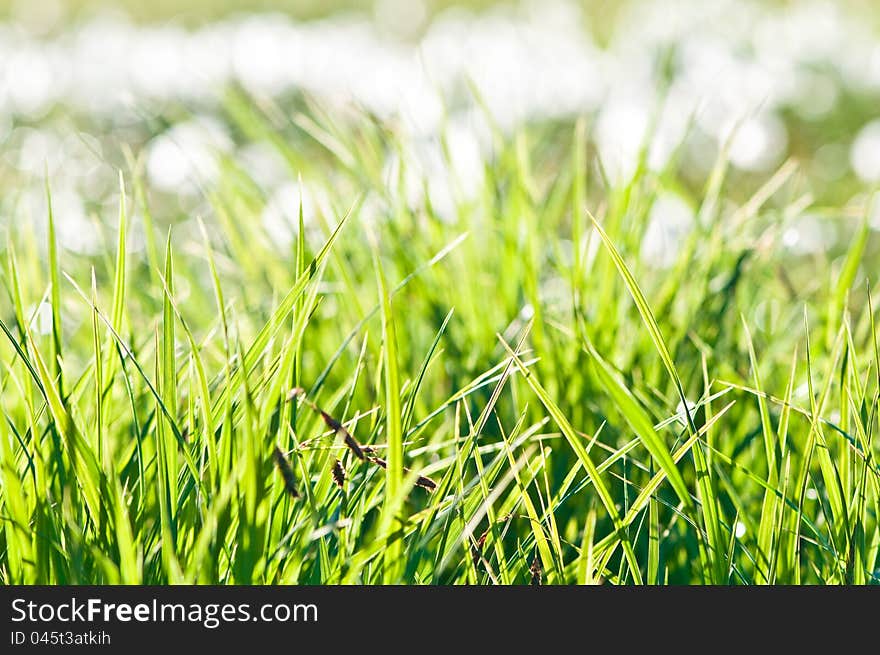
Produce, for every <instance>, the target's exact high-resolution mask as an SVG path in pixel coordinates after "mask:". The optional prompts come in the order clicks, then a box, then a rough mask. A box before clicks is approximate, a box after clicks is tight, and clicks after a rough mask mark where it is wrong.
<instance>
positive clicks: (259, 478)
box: [0, 88, 880, 584]
mask: <svg viewBox="0 0 880 655" xmlns="http://www.w3.org/2000/svg"><path fill="white" fill-rule="evenodd" d="M470 93H472V94H474V98H475V103H476V105H477V106H478V107H479V106H483V107H484V108H485V104H482V105H481V98H480V95H479V94H480V90H479V89H476V88H474V89H471V90H470ZM292 102H293V103H294V104H293V106H295V107H296V109H295V110H290V109H289V107H290V105H284V104H275V103H274V101H271V100H267V99H266V98H253V97H250V96H249V95H248V94H246V93H243V92H240V91H230V92H229V93H228V94H227V95H226V96H225V97H224V100H223V103H222V110H221V115H222V119H223V121H224V122H225V124H227V125H228V126H229V129H230V132H231V134H232V135H233V137H234V138H235V139H236V140H239V141H242V142H259V143H262V144H263V147H264V148H268V149H270V150H271V151H272V153H274V154H273V157H275V158H276V159H277V160H278V161H279V162H282V163H283V170H284V176H285V178H286V179H287V180H288V182H289V188H290V189H292V190H293V191H292V192H291V193H292V199H291V198H287V201H286V203H284V205H283V206H282V207H278V206H276V203H275V200H277V198H276V199H274V200H273V196H271V194H269V193H268V192H267V190H266V189H265V188H264V187H263V186H262V185H261V183H260V181H259V180H258V179H257V178H256V176H255V174H254V172H253V167H252V166H251V164H250V163H249V162H248V161H245V160H244V159H243V158H241V157H239V156H237V155H236V153H235V151H232V150H229V151H227V152H226V154H221V155H220V157H219V159H218V164H217V167H216V170H215V171H214V174H213V176H212V178H211V180H210V181H209V182H206V183H204V184H201V185H199V186H198V188H196V189H195V190H192V189H191V190H189V191H187V192H186V193H180V194H176V193H174V192H169V191H168V190H167V189H165V190H157V189H155V188H153V185H152V183H151V179H150V175H148V174H147V172H146V169H147V167H148V165H149V162H148V161H147V159H148V158H147V157H146V156H145V155H144V153H143V152H142V151H141V149H140V148H137V147H135V148H130V147H129V144H127V143H124V142H117V143H116V150H115V152H119V153H121V154H120V155H119V166H118V168H119V185H118V187H117V188H116V189H115V190H107V191H106V192H104V193H103V194H102V198H101V202H100V203H99V204H93V205H90V206H89V212H88V214H89V222H88V224H87V226H83V227H80V228H79V229H80V230H82V231H84V232H88V244H89V247H88V248H76V247H70V246H69V244H71V243H74V242H77V239H78V238H80V237H82V236H83V234H78V233H75V232H74V233H71V231H70V229H69V228H67V230H66V231H65V228H64V226H63V225H62V223H61V220H60V219H59V218H58V217H57V216H56V215H55V214H54V213H53V207H55V206H57V198H54V197H53V190H54V189H55V187H56V185H55V183H54V181H53V176H52V175H48V176H47V177H48V179H46V180H45V189H44V191H41V194H45V199H44V200H41V201H40V203H37V204H35V205H34V204H30V205H29V204H27V203H25V202H20V200H21V198H20V194H17V193H16V190H15V189H16V187H15V185H16V184H17V183H19V182H20V181H21V179H22V178H21V177H19V176H18V174H15V175H11V174H10V175H7V176H6V177H5V178H0V179H5V187H6V189H8V192H6V194H5V199H4V201H3V204H2V207H3V211H4V216H5V218H4V220H5V228H6V229H5V235H4V238H3V239H2V242H0V248H2V251H3V252H2V257H3V262H2V266H0V269H2V274H0V284H2V286H3V291H2V292H0V321H2V322H0V329H2V334H0V362H2V364H3V366H2V368H0V403H2V407H0V411H2V416H0V581H2V583H4V584H12V583H24V584H62V583H63V584H84V583H102V584H104V583H109V584H116V583H128V584H168V583H182V582H189V583H221V584H292V583H296V584H319V583H320V584H337V583H345V584H347V583H357V584H387V583H405V584H530V583H531V584H574V583H577V584H583V583H614V584H666V583H669V584H703V583H707V584H780V583H785V584H816V583H829V584H873V583H877V582H880V523H878V521H880V466H878V462H877V452H878V451H877V443H878V438H877V430H878V427H880V426H878V409H880V351H878V328H877V326H876V323H877V320H878V319H877V304H878V300H880V284H878V282H880V281H878V279H877V276H876V272H877V270H878V261H880V240H878V237H877V230H876V227H877V216H880V199H877V200H876V201H873V203H874V204H873V206H872V195H871V193H872V189H871V188H869V185H868V184H867V183H866V182H864V180H859V179H858V178H857V177H856V176H854V175H853V174H852V173H851V172H850V173H846V174H845V175H841V176H840V177H837V178H835V179H834V182H833V183H831V182H829V181H828V179H827V176H826V178H823V177H822V176H821V175H817V174H816V168H815V162H814V160H813V158H812V155H811V153H812V146H811V144H810V142H809V138H813V139H814V140H815V139H821V136H816V134H815V133H810V132H809V130H805V131H804V134H805V135H806V136H805V137H804V138H805V139H807V141H803V140H798V139H791V141H794V142H795V143H794V146H792V147H793V149H795V150H796V149H797V147H800V148H801V150H802V155H801V156H797V157H791V158H789V159H783V160H782V161H781V162H780V163H778V164H775V165H774V166H773V167H772V168H769V169H767V170H754V171H745V172H744V171H743V170H739V169H738V168H736V167H735V166H733V165H732V164H731V162H730V149H729V146H730V145H731V143H732V142H733V141H732V138H731V139H728V140H727V141H725V142H724V143H722V146H721V147H720V148H718V149H717V152H715V153H714V157H713V161H712V162H710V165H709V167H708V169H707V171H706V172H699V171H697V170H696V169H695V168H694V166H693V164H692V158H691V157H690V155H689V154H688V151H687V149H686V148H685V147H684V146H683V145H682V146H681V147H676V148H673V149H672V154H671V155H670V156H669V157H668V160H667V161H665V162H664V163H663V164H662V165H660V166H657V165H653V164H652V163H651V162H650V161H649V158H650V151H649V150H650V149H649V147H648V146H649V144H648V143H647V140H646V142H645V143H643V144H642V147H641V148H639V149H638V152H637V157H636V158H635V160H634V162H633V166H632V168H631V170H629V171H627V172H626V173H625V174H623V173H621V172H619V171H618V172H611V171H609V170H606V168H605V167H604V166H603V162H602V160H601V158H600V157H598V156H597V154H596V152H597V146H596V136H595V131H594V128H595V125H594V122H593V121H592V120H591V119H590V118H581V119H579V120H578V119H575V120H568V119H559V120H556V119H554V120H546V121H539V122H533V123H530V124H522V125H519V126H517V127H516V128H514V129H507V128H502V127H499V126H498V125H496V124H495V123H494V122H493V116H492V113H491V112H490V111H487V110H484V109H481V110H479V111H478V112H477V115H478V116H479V119H480V120H481V121H484V123H485V125H486V126H487V131H486V134H487V144H486V145H485V150H484V154H483V156H481V157H480V158H479V160H478V162H477V163H476V164H474V163H473V162H470V163H468V162H469V160H468V161H465V162H464V163H463V162H462V155H461V152H460V151H458V150H457V148H458V147H460V140H456V139H455V138H454V137H455V134H454V131H453V130H451V129H450V128H449V126H448V125H446V124H444V125H443V126H442V128H441V130H440V133H439V136H438V137H437V138H436V139H435V140H434V141H432V142H431V143H430V146H431V148H432V150H431V158H430V161H431V162H433V163H432V167H430V168H429V170H426V167H425V157H424V153H423V152H420V151H419V148H424V147H425V146H424V143H417V142H416V141H415V140H414V139H412V138H411V137H410V136H408V135H407V134H406V132H405V131H404V130H401V129H398V126H396V125H395V124H394V123H393V122H387V121H383V120H379V119H377V118H376V117H375V116H373V115H371V114H370V113H369V112H365V111H360V112H359V111H354V112H346V113H339V112H337V111H336V110H334V109H332V108H326V107H324V106H323V105H322V104H321V103H319V102H314V101H311V100H309V99H308V98H305V99H304V98H297V99H295V100H294V101H292ZM659 102H662V99H661V100H658V103H659ZM658 106H659V105H658ZM842 111H844V110H843V109H840V110H838V111H837V113H835V112H832V113H831V114H829V117H828V118H827V119H826V122H825V123H822V124H821V129H819V133H820V134H822V133H830V132H831V131H833V130H834V129H838V130H839V126H840V125H841V122H842V123H843V124H845V125H846V126H847V129H850V128H852V126H853V124H849V123H847V122H846V115H843V114H841V113H840V112H842ZM852 111H853V112H854V113H855V114H859V116H860V118H859V120H863V119H866V118H867V119H870V118H871V115H870V113H871V109H870V104H869V103H867V102H863V103H862V104H859V103H857V102H855V101H854V104H853V108H852ZM787 120H788V122H787V125H788V126H789V127H790V129H791V126H792V125H796V124H797V119H796V118H790V120H789V119H787ZM835 125H836V126H837V127H835ZM814 127H815V126H814ZM856 127H857V126H856ZM689 129H695V128H694V126H693V125H691V126H690V127H689ZM817 129H818V128H817ZM822 130H825V132H822ZM815 131H816V130H814V132H815ZM850 131H852V130H851V129H850ZM795 132H796V131H795ZM732 134H735V132H734V133H732ZM811 134H812V136H811ZM682 138H684V137H682ZM682 143H683V141H682ZM105 150H106V148H105ZM465 154H466V153H465ZM35 177H39V176H38V175H37V176H35ZM153 177H155V176H153ZM40 183H41V184H43V182H42V181H41V182H40ZM288 195H290V194H288ZM53 200H54V202H53ZM111 204H113V205H115V208H114V209H110V205H111ZM32 207H37V208H38V210H37V211H34V210H33V209H32ZM84 225H85V224H84ZM829 231H830V232H829ZM829 234H831V235H832V236H829ZM817 239H818V241H819V245H818V246H816V244H815V242H816V240H817ZM811 240H812V241H811ZM811 243H812V246H811V245H810V244H811Z"/></svg>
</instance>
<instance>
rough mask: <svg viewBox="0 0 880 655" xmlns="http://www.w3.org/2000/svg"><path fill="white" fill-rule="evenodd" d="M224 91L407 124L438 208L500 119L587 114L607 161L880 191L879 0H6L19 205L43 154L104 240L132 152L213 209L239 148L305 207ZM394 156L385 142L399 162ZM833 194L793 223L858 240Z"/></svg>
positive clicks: (4, 179) (67, 206) (2, 23)
mask: <svg viewBox="0 0 880 655" xmlns="http://www.w3.org/2000/svg"><path fill="white" fill-rule="evenodd" d="M231 90H238V92H243V93H244V94H246V95H247V96H249V97H250V98H254V99H257V102H258V104H260V105H261V107H262V108H263V109H267V111H270V114H271V111H275V112H276V115H278V116H280V117H281V119H280V121H279V122H278V123H277V124H276V127H277V126H280V125H281V123H284V120H283V119H284V118H285V117H288V118H289V117H291V116H297V117H298V120H293V121H292V122H293V123H294V124H295V125H294V126H291V127H290V133H289V134H287V135H286V138H288V139H289V140H290V142H291V143H293V144H294V145H298V144H299V145H301V148H302V149H303V151H305V150H307V149H308V148H309V147H313V146H314V143H313V140H311V139H303V138H302V134H301V132H302V129H303V121H306V120H307V117H308V116H310V115H311V116H314V111H313V110H314V108H315V107H320V108H321V110H322V111H327V112H329V113H330V114H331V115H332V116H333V117H334V120H339V121H342V122H345V120H346V116H352V117H360V116H362V115H368V116H370V117H371V118H372V119H373V120H375V121H376V122H377V124H381V125H383V126H384V127H386V128H388V129H391V130H393V131H394V132H395V134H398V135H401V138H402V139H403V141H404V142H405V143H406V149H407V152H406V153H405V156H406V157H407V158H408V159H410V160H411V161H416V162H418V166H417V167H416V170H415V171H412V170H411V171H410V173H408V175H411V177H412V179H411V180H410V181H409V182H408V187H409V188H410V191H411V195H412V196H413V197H414V200H417V199H418V198H416V196H419V197H421V196H422V195H425V194H427V197H428V198H429V199H430V200H431V202H432V203H433V205H434V206H435V209H437V211H438V213H439V214H441V215H443V214H444V212H445V213H447V214H449V213H450V212H452V211H453V205H454V203H453V200H452V199H451V197H450V196H451V194H452V191H451V190H450V189H449V188H448V187H449V182H448V178H449V175H448V173H449V169H452V172H454V173H455V175H456V177H457V178H458V179H459V181H460V187H461V188H458V189H456V190H455V193H458V194H464V196H465V197H467V195H468V193H476V191H477V189H478V188H479V186H480V182H481V179H482V167H483V165H484V163H485V161H487V159H489V158H490V157H491V154H492V138H491V133H492V130H493V129H498V130H500V131H501V132H502V133H504V134H510V133H511V132H513V131H515V130H516V129H517V127H518V126H521V125H525V124H528V125H536V126H544V128H545V131H544V132H542V133H541V134H542V136H541V142H542V143H544V144H548V146H547V147H548V148H549V147H550V145H549V144H553V143H554V142H558V143H560V144H564V142H565V140H566V139H568V138H569V136H568V135H570V130H568V129H567V128H566V129H565V130H563V131H554V130H553V126H557V127H558V126H565V125H570V124H571V123H572V122H573V120H574V119H575V118H577V117H579V116H584V117H586V119H587V122H588V125H589V134H590V141H591V145H592V146H593V148H594V149H593V150H592V151H591V152H592V153H593V154H595V155H597V157H596V161H597V162H598V163H599V164H600V165H601V166H602V168H603V172H604V174H605V175H606V176H607V177H608V178H609V179H610V180H611V181H615V180H622V179H626V178H627V176H629V175H631V174H632V172H633V170H634V168H635V166H636V164H637V161H638V155H639V152H640V150H641V148H642V146H643V145H646V146H647V148H648V159H647V161H648V165H649V166H650V167H652V169H654V170H658V171H659V170H663V169H664V167H665V166H666V165H667V164H668V163H669V161H670V158H672V157H680V158H681V162H682V163H681V165H680V166H679V167H678V171H679V177H680V180H679V182H680V183H681V184H682V185H683V187H684V188H687V187H688V186H691V187H693V188H694V189H697V188H702V186H703V185H704V184H705V180H706V177H707V175H708V173H709V171H710V169H711V167H712V165H713V163H714V162H715V161H716V158H717V156H718V150H719V148H720V147H722V145H723V144H725V143H728V142H729V143H728V145H729V148H730V149H729V157H730V162H731V164H732V166H733V169H734V175H736V176H739V178H740V179H743V180H745V182H744V183H743V189H747V190H748V193H751V191H753V190H754V187H755V183H756V181H759V180H762V179H765V178H767V177H768V176H769V175H770V174H772V173H773V172H774V171H775V170H776V169H777V168H778V167H779V166H780V165H781V164H782V163H783V162H784V161H785V160H786V159H787V158H791V157H793V158H796V159H797V160H798V161H799V162H800V164H801V171H802V174H804V175H805V176H807V178H808V179H809V182H808V188H809V189H810V191H811V193H812V195H813V198H812V200H813V206H817V207H820V208H821V207H822V206H826V205H827V206H835V207H861V206H864V204H865V193H866V192H867V191H869V190H870V189H872V188H873V187H874V186H875V185H876V183H877V182H878V181H880V9H878V7H877V4H876V3H875V2H871V1H869V0H865V1H854V0H853V1H848V2H826V1H806V2H755V1H751V2H749V1H746V2H742V1H736V2H711V3H706V2H701V1H699V0H694V1H691V0H678V1H672V2H670V1H665V2H658V1H652V0H635V1H630V2H611V1H596V2H586V1H580V2H575V1H571V0H551V1H549V2H539V1H530V2H519V3H508V2H491V1H489V0H475V1H472V2H463V3H453V2H448V1H446V0H378V1H376V2H356V1H354V0H331V1H329V2H319V1H317V0H281V1H277V2H269V1H268V0H223V1H216V0H196V1H193V2H186V3H182V2H174V1H172V0H153V1H152V2H141V1H138V0H124V1H122V2H106V1H100V0H81V1H68V2H65V1H64V0H11V1H8V0H3V2H0V188H2V189H4V190H7V191H9V192H8V193H5V194H4V199H3V200H2V201H0V203H2V204H0V207H2V211H3V214H4V215H5V218H4V219H2V220H9V216H10V215H11V214H12V213H13V211H15V212H16V213H17V215H18V216H21V214H20V213H19V212H20V210H21V209H22V207H25V208H28V207H29V208H30V211H31V212H32V215H33V216H39V215H40V214H41V213H43V211H42V209H41V202H43V201H42V200H41V198H42V191H41V186H42V180H43V178H44V176H45V174H46V173H48V175H49V178H50V179H51V181H52V187H53V190H54V196H55V203H56V205H57V213H58V215H59V217H60V218H61V229H62V230H63V231H64V234H63V236H64V235H66V238H65V239H64V240H65V245H66V247H67V248H69V249H72V250H75V251H76V250H81V251H84V252H85V251H90V250H92V251H95V250H97V249H99V248H100V244H98V243H96V242H94V239H93V238H92V235H93V234H94V231H92V230H89V229H85V227H86V226H88V225H89V223H90V218H89V217H90V215H91V214H105V213H106V214H108V215H110V216H112V214H113V210H112V208H113V207H114V206H115V204H116V198H115V197H114V196H113V191H114V189H115V187H116V177H117V169H118V168H125V167H126V156H127V155H126V153H127V152H128V157H129V159H131V158H132V157H134V156H136V157H137V158H138V162H139V165H140V166H141V168H142V169H143V172H144V176H145V178H146V179H147V181H148V183H149V188H150V193H151V194H152V195H155V196H156V197H155V198H154V202H157V203H159V207H160V208H162V209H164V210H166V211H160V212H159V214H160V215H169V214H168V212H171V213H173V212H176V211H180V212H188V211H193V210H194V209H198V207H199V203H200V197H201V192H200V189H204V188H206V187H207V186H209V185H210V183H211V182H212V180H214V179H215V178H216V175H217V173H218V165H217V162H218V157H222V156H230V155H232V156H235V157H236V158H238V161H241V162H245V166H246V168H247V170H248V172H249V174H250V175H251V176H252V177H253V178H254V180H255V181H256V182H257V183H258V184H259V185H260V187H261V188H262V189H263V190H264V191H265V194H266V208H265V211H264V212H263V219H264V222H265V223H266V225H267V227H268V228H269V229H272V226H273V225H276V224H279V222H280V223H285V222H288V221H287V218H288V217H287V214H289V213H290V212H291V211H294V210H293V208H295V207H298V204H299V198H300V195H301V194H300V191H299V186H298V184H297V183H295V182H292V181H291V180H292V177H291V175H290V171H289V170H288V167H286V166H285V162H283V161H279V157H278V155H277V152H275V151H274V150H273V149H272V148H267V147H266V146H265V144H261V143H258V142H256V141H259V139H255V138H253V137H254V135H253V134H247V130H246V129H242V125H241V121H240V120H237V118H238V119H240V118H241V117H240V115H238V114H236V112H235V109H234V108H235V104H234V103H232V104H231V101H230V91H231ZM487 117H489V118H487ZM493 123H494V124H493ZM297 126H298V127H297ZM735 126H736V130H735V131H734V127H735ZM281 131H282V130H281V128H280V127H279V133H280V132H281ZM732 135H733V136H732ZM441 136H442V139H441V138H440V137H441ZM298 139H299V141H298ZM441 141H443V143H442V144H441ZM300 142H301V143H300ZM307 142H308V143H310V144H311V145H308V144H307ZM298 147H299V146H298ZM443 148H445V150H443ZM392 150H393V149H392ZM441 151H442V152H441ZM443 153H446V154H448V157H446V156H444V154H443ZM401 156H403V154H402V153H399V152H398V153H395V152H388V153H387V162H385V170H386V171H387V172H389V174H390V173H391V172H393V171H394V170H396V169H395V161H396V160H397V159H398V158H399V157H401ZM129 163H130V162H129ZM731 193H732V197H733V198H734V199H735V198H736V187H734V190H733V191H732V192H731ZM748 193H747V192H746V191H744V192H743V195H744V196H745V197H747V195H748ZM163 194H166V195H167V197H165V198H164V200H163ZM313 201H314V202H318V200H316V199H310V200H308V201H307V202H313ZM22 203H23V204H22ZM162 203H164V205H163V204H162ZM105 204H106V207H105ZM667 205H668V206H665V211H666V213H667V214H668V220H667V221H666V223H665V225H666V227H665V228H664V230H662V231H661V233H660V234H659V236H658V238H660V237H664V238H667V239H668V238H672V239H674V238H676V234H677V232H676V230H678V229H680V227H681V225H685V224H686V223H687V222H688V221H689V220H690V219H689V218H688V212H687V208H686V207H680V206H676V205H675V203H674V202H673V203H672V204H669V203H667ZM13 206H14V207H15V210H13V209H12V207H13ZM104 209H107V210H108V211H107V212H105V211H104ZM854 211H856V210H854ZM821 213H822V212H821V211H820V212H818V214H819V217H811V216H807V217H805V220H802V221H800V222H799V223H798V227H797V229H796V230H794V231H793V232H791V233H790V234H789V235H788V236H787V239H786V244H787V245H788V246H789V247H790V248H792V249H793V250H795V251H797V252H801V253H803V252H810V251H816V250H821V249H823V248H827V247H831V246H833V244H834V243H835V242H836V241H838V240H840V239H843V240H845V239H846V238H847V235H848V231H847V230H846V229H842V230H841V229H838V227H839V226H838V225H837V224H836V223H834V222H832V223H828V222H827V221H823V220H822V219H821ZM844 213H846V212H844ZM856 213H857V212H856ZM872 224H873V226H874V227H875V228H876V229H880V208H877V209H875V215H874V217H873V218H872ZM661 243H662V239H661ZM660 250H662V248H660Z"/></svg>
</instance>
